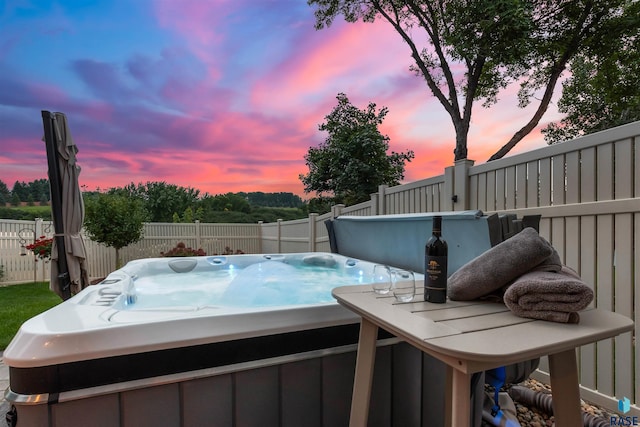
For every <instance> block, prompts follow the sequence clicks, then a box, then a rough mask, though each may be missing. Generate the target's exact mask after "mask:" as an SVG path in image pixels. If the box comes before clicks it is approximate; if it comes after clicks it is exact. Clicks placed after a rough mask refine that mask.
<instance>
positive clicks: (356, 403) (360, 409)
mask: <svg viewBox="0 0 640 427" xmlns="http://www.w3.org/2000/svg"><path fill="white" fill-rule="evenodd" d="M377 338H378V327H377V326H376V325H374V324H373V323H371V322H369V321H368V320H366V319H362V321H361V322H360V338H359V341H358V356H357V358H356V373H355V378H354V381H353V396H352V399H351V417H350V419H349V427H366V426H367V418H368V416H369V401H370V399H371V384H372V383H373V366H374V364H375V360H376V341H377Z"/></svg>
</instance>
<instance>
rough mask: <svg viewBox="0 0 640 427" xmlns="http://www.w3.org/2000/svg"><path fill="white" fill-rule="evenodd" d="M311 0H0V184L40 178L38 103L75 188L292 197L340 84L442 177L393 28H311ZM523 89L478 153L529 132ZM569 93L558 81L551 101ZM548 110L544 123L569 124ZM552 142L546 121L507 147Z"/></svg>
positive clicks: (440, 132)
mask: <svg viewBox="0 0 640 427" xmlns="http://www.w3.org/2000/svg"><path fill="white" fill-rule="evenodd" d="M313 11H314V10H313V8H312V7H310V6H308V5H307V4H306V1H304V0H208V1H201V0H118V1H111V0H96V1H87V0H65V1H58V2H56V1H53V2H52V1H45V0H33V1H29V0H24V1H9V2H2V3H0V29H1V30H0V180H2V181H3V182H4V183H6V184H7V185H8V186H9V188H12V186H13V184H14V182H15V181H24V182H29V181H33V180H36V179H41V178H46V175H47V170H46V167H47V166H46V153H45V148H44V143H43V142H42V141H41V138H42V134H43V128H42V119H41V113H40V111H41V110H50V111H61V112H64V113H66V115H67V117H68V120H69V126H70V129H71V133H72V135H73V137H74V140H75V142H76V144H77V146H78V148H79V153H78V162H79V164H80V166H81V167H82V173H81V175H80V184H81V185H82V186H84V188H85V189H88V190H95V189H98V188H99V189H108V188H111V187H119V186H124V185H127V184H129V183H145V182H147V181H165V182H167V183H169V184H176V185H180V186H183V187H192V188H195V189H198V190H200V191H201V193H209V194H212V195H215V194H221V193H227V192H239V191H245V192H251V191H263V192H292V193H295V194H298V195H300V196H301V197H303V198H309V197H312V196H313V194H308V195H305V194H304V192H303V186H302V183H301V182H300V180H299V179H298V176H299V174H301V173H306V172H308V169H307V167H306V165H305V162H304V155H305V154H306V153H307V151H308V149H309V147H311V146H317V145H318V144H320V143H321V142H322V141H324V139H325V138H326V135H325V134H323V133H321V132H320V131H318V125H319V124H320V123H322V122H323V121H324V117H325V116H326V115H327V114H328V113H329V112H330V111H331V110H332V108H333V107H334V106H335V105H336V103H337V101H336V95H337V94H338V93H339V92H343V93H345V94H346V95H347V96H348V97H349V99H350V100H351V102H352V103H353V104H354V105H356V106H358V107H359V108H365V107H366V105H367V104H368V103H369V102H375V103H376V104H377V106H378V107H379V108H381V107H388V108H389V114H388V115H387V118H386V120H385V122H384V123H383V125H382V126H381V131H382V132H383V133H384V134H386V135H388V136H389V137H390V139H391V141H390V146H391V150H394V151H406V150H413V151H414V152H415V156H416V157H415V159H414V160H413V161H412V162H411V163H409V164H408V165H407V168H406V173H405V182H411V181H415V180H419V179H423V178H427V177H430V176H434V175H439V174H441V173H443V168H444V167H446V166H449V165H451V164H452V162H453V149H454V140H455V133H454V130H453V126H452V125H451V121H450V119H449V117H448V116H447V115H446V113H445V112H444V110H443V108H442V106H441V105H440V104H439V103H438V101H437V100H436V99H435V98H434V97H433V96H432V95H431V93H430V92H429V90H428V88H427V86H426V84H425V83H424V81H423V79H422V78H420V77H416V76H415V75H414V74H413V73H412V72H410V71H409V66H410V65H411V58H410V56H409V48H408V47H407V46H406V45H405V44H404V42H403V41H402V40H401V39H400V36H399V35H397V34H396V33H395V32H394V31H393V30H392V29H391V27H390V26H389V25H388V24H386V23H384V22H382V21H380V22H377V23H375V24H361V23H358V24H347V23H345V22H344V21H343V20H342V19H337V20H336V21H335V23H334V24H333V25H332V26H331V27H330V28H328V29H324V30H321V31H316V30H315V29H314V17H313ZM516 90H517V88H516V87H514V88H510V89H509V90H506V91H505V92H504V93H502V94H501V96H500V102H499V104H498V105H496V106H494V107H492V108H491V109H483V108H482V107H481V106H480V105H478V106H477V107H476V109H475V111H474V114H473V122H472V130H471V133H470V137H469V158H470V159H473V160H476V164H479V163H482V162H484V161H485V160H486V159H487V158H488V157H489V156H490V155H491V154H492V153H493V152H495V151H496V150H497V149H498V148H499V147H500V146H502V145H503V144H504V143H505V142H506V141H507V140H508V139H509V137H510V136H511V135H512V134H513V133H514V132H515V131H517V130H518V129H519V128H520V127H521V126H523V125H524V124H525V123H526V121H527V120H528V119H529V117H530V116H531V111H532V110H531V108H529V109H525V110H521V109H519V108H518V107H517V99H516V96H515V91H516ZM559 95H560V87H557V88H556V99H557V98H558V97H559ZM559 117H560V116H559V114H558V113H557V112H556V111H555V108H554V107H553V106H552V107H551V109H550V111H549V112H548V113H547V115H546V116H545V117H544V118H543V121H542V122H541V124H540V127H544V126H546V124H547V123H548V122H550V121H555V120H558V119H559ZM544 145H545V143H544V141H543V138H542V136H541V135H540V132H539V129H538V130H536V131H535V132H534V133H532V134H531V135H529V137H527V139H526V140H525V141H523V142H521V143H520V144H519V146H518V147H517V149H516V150H514V151H513V153H519V152H523V151H529V150H531V149H535V148H540V147H543V146H544Z"/></svg>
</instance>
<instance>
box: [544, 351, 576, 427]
mask: <svg viewBox="0 0 640 427" xmlns="http://www.w3.org/2000/svg"><path fill="white" fill-rule="evenodd" d="M549 374H550V377H551V393H552V402H553V415H554V418H555V424H556V425H557V426H567V427H573V426H576V427H577V426H581V425H582V414H581V411H580V409H581V408H580V387H579V383H578V364H577V362H576V351H575V349H571V350H567V351H563V352H561V353H556V354H550V355H549Z"/></svg>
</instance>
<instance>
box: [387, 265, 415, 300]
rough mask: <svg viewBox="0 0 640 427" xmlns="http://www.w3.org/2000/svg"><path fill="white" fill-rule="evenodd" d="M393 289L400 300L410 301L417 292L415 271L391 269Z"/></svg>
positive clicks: (394, 294)
mask: <svg viewBox="0 0 640 427" xmlns="http://www.w3.org/2000/svg"><path fill="white" fill-rule="evenodd" d="M391 289H392V290H393V296H395V297H396V300H397V301H399V302H409V301H411V300H413V297H414V296H415V294H416V279H415V275H414V274H413V271H408V270H401V269H393V270H391Z"/></svg>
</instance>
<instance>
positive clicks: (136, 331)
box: [4, 253, 373, 368]
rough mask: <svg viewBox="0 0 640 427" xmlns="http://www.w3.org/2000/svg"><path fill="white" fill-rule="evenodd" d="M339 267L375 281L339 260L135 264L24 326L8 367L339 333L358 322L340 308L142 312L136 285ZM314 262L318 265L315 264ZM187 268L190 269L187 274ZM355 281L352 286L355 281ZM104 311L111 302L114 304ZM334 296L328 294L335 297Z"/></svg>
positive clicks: (7, 357) (321, 256)
mask: <svg viewBox="0 0 640 427" xmlns="http://www.w3.org/2000/svg"><path fill="white" fill-rule="evenodd" d="M303 259H311V260H316V261H318V262H322V261H325V262H326V260H327V259H331V260H335V265H334V266H333V267H332V268H334V269H336V270H339V271H341V272H343V273H344V275H345V277H346V280H347V282H351V283H353V284H357V283H358V281H361V282H362V280H363V279H362V277H363V276H366V275H367V274H370V273H369V271H370V270H371V269H372V268H373V267H372V266H373V264H372V263H368V262H365V261H360V260H354V259H352V258H347V257H344V256H341V255H337V254H327V253H304V254H289V255H283V254H278V255H233V256H227V257H194V258H177V259H171V258H154V259H144V260H136V261H132V262H130V263H128V264H127V265H126V266H125V267H123V268H122V269H120V270H117V271H115V272H113V273H111V274H110V275H109V276H108V277H107V278H105V280H104V281H103V282H102V283H101V284H99V285H95V286H90V287H88V288H86V289H84V290H83V291H82V292H80V293H79V294H77V295H75V296H74V297H73V298H71V299H69V300H67V301H65V302H63V303H61V304H59V305H57V306H55V307H53V308H52V309H50V310H48V311H46V312H45V313H42V314H40V315H38V316H35V317H34V318H32V319H29V320H28V321H27V322H25V324H24V325H22V327H21V328H20V330H19V332H18V334H17V335H16V337H15V338H14V340H13V341H12V342H11V343H10V344H9V346H8V347H7V349H6V351H5V353H4V361H5V364H7V365H8V366H10V367H16V368H33V367H38V366H46V365H54V364H61V363H69V362H76V361H81V360H87V359H95V358H101V357H112V356H119V355H123V354H129V353H131V352H136V353H141V352H147V351H155V350H163V349H168V348H175V347H187V346H193V345H200V344H206V343H215V342H221V341H229V340H234V339H243V338H249V337H256V336H263V335H270V334H277V333H284V332H291V331H296V330H306V329H313V328H318V327H325V326H335V325H340V324H345V323H350V322H353V321H354V319H355V318H354V316H353V315H351V314H350V313H349V312H348V311H347V310H345V309H343V308H342V307H340V306H339V305H338V304H337V303H336V302H335V301H329V302H323V303H319V304H304V305H289V306H278V305H275V306H274V305H271V306H257V307H238V306H220V305H213V306H212V305H204V306H203V305H200V304H199V302H198V301H195V302H194V304H193V305H190V306H185V305H181V306H177V307H159V308H153V307H152V308H150V309H147V310H137V308H136V304H135V303H134V304H133V305H131V306H130V307H127V306H126V304H125V303H124V301H126V300H127V299H131V298H135V289H134V288H135V283H136V281H140V280H142V278H143V277H153V276H154V275H166V274H171V273H172V274H173V275H175V278H176V284H175V286H176V288H180V286H182V285H185V283H182V282H181V281H182V280H183V277H184V274H186V273H188V272H186V271H185V272H182V273H177V272H175V271H174V270H172V269H171V265H172V262H176V263H177V264H179V265H184V264H187V263H189V262H192V263H195V264H196V266H195V267H194V268H192V269H191V270H190V271H189V272H195V271H197V270H198V269H199V270H206V269H209V270H215V269H217V270H222V269H229V268H230V266H234V267H235V268H244V267H246V266H249V265H253V264H256V263H264V262H275V263H296V262H299V261H300V260H303ZM310 262H312V261H310ZM183 268H184V267H183ZM350 277H352V278H353V280H351V278H350ZM113 295H115V296H116V297H115V298H113V299H112V300H111V301H110V302H106V303H105V296H106V297H109V298H111V296H113ZM329 295H330V289H329Z"/></svg>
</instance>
